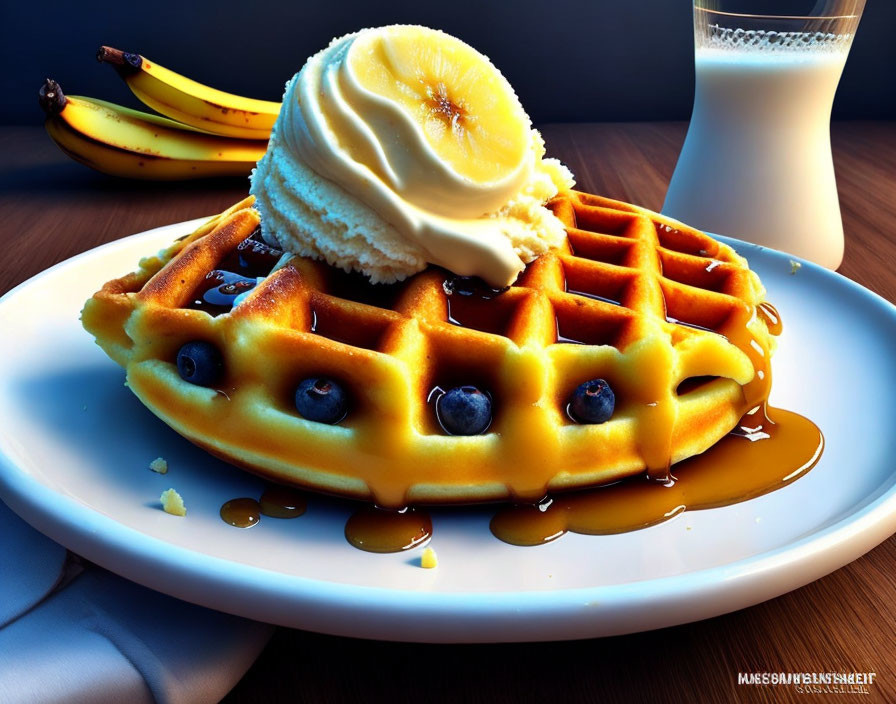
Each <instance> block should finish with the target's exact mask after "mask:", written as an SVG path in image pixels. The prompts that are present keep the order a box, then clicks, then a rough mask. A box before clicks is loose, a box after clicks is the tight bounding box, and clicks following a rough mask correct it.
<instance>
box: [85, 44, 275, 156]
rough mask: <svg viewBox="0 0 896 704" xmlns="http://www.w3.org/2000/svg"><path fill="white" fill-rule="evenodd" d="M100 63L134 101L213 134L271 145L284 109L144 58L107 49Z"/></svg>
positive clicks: (103, 49) (100, 55) (99, 57)
mask: <svg viewBox="0 0 896 704" xmlns="http://www.w3.org/2000/svg"><path fill="white" fill-rule="evenodd" d="M96 57H97V60H99V61H102V62H105V63H108V64H111V65H112V66H113V67H114V68H115V69H116V71H117V72H118V75H119V76H121V77H122V78H123V79H124V81H125V82H126V83H127V84H128V87H129V88H130V89H131V90H132V91H133V93H134V95H136V96H137V97H138V98H139V99H140V100H141V101H142V102H143V103H145V104H146V105H148V106H149V107H151V108H152V109H153V110H156V111H157V112H159V113H161V114H162V115H166V116H168V117H170V118H171V119H173V120H177V121H178V122H183V123H184V124H187V125H192V126H193V127H198V128H199V129H202V130H206V131H207V132H211V133H213V134H219V135H224V136H227V137H241V138H244V139H268V137H270V135H271V128H272V127H273V126H274V121H275V120H276V119H277V114H278V113H279V112H280V103H275V102H271V101H269V100H255V99H254V98H244V97H242V96H239V95H233V94H232V93H225V92H224V91H220V90H216V89H215V88H210V87H209V86H206V85H203V84H202V83H197V82H196V81H194V80H191V79H189V78H187V77H185V76H181V75H180V74H179V73H175V72H174V71H171V70H169V69H167V68H165V67H164V66H160V65H159V64H157V63H155V62H153V61H149V60H148V59H146V58H145V57H143V56H140V55H139V54H131V53H129V52H125V51H120V50H119V49H113V48H112V47H108V46H102V47H100V48H99V50H98V51H97V55H96Z"/></svg>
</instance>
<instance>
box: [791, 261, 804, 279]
mask: <svg viewBox="0 0 896 704" xmlns="http://www.w3.org/2000/svg"><path fill="white" fill-rule="evenodd" d="M802 267H803V265H802V264H800V263H799V262H798V261H795V260H793V259H791V260H790V275H791V276H793V275H794V274H795V273H796V272H798V271H799V270H800V269H802Z"/></svg>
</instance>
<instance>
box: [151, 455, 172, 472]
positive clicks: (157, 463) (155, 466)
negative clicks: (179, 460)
mask: <svg viewBox="0 0 896 704" xmlns="http://www.w3.org/2000/svg"><path fill="white" fill-rule="evenodd" d="M149 468H150V469H151V470H152V471H153V472H157V473H158V474H168V461H167V460H166V459H165V458H164V457H156V458H155V459H154V460H153V461H152V462H150V463H149Z"/></svg>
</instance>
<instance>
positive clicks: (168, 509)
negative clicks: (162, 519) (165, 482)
mask: <svg viewBox="0 0 896 704" xmlns="http://www.w3.org/2000/svg"><path fill="white" fill-rule="evenodd" d="M159 501H161V502H162V510H163V511H165V513H170V514H171V515H172V516H186V515H187V507H186V506H184V500H183V497H182V496H181V495H180V494H178V493H177V492H176V491H175V490H174V489H166V490H165V491H163V492H162V495H161V496H160V497H159Z"/></svg>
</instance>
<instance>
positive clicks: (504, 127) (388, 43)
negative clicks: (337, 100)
mask: <svg viewBox="0 0 896 704" xmlns="http://www.w3.org/2000/svg"><path fill="white" fill-rule="evenodd" d="M346 59H347V65H348V73H349V77H350V78H351V79H353V80H355V81H357V83H358V84H359V85H360V86H361V87H362V88H363V89H365V90H367V91H369V92H370V93H371V94H373V95H374V96H377V98H378V99H379V100H378V101H377V107H376V109H377V110H380V111H382V110H384V108H383V107H379V106H382V105H383V99H385V101H386V103H385V104H387V105H388V104H391V105H393V106H395V107H397V108H398V109H400V110H402V111H403V112H404V113H405V114H406V115H407V116H408V117H410V118H411V120H412V121H413V122H415V123H416V125H417V128H418V129H419V130H422V133H423V135H424V137H425V139H426V141H427V142H429V145H430V146H431V147H432V149H433V150H434V151H435V152H436V154H437V155H438V156H439V157H440V158H441V159H442V160H443V161H445V162H447V163H448V164H450V165H451V167H452V168H453V169H454V170H455V171H456V172H457V173H459V174H461V175H463V176H464V177H466V178H468V179H470V180H471V181H473V182H474V183H490V182H493V181H495V180H500V179H502V178H504V177H505V176H506V175H507V174H508V173H513V172H516V171H518V170H519V168H520V165H521V164H522V163H523V161H524V160H525V159H526V157H527V154H528V153H529V150H530V147H531V143H532V137H531V123H530V121H529V117H528V115H526V112H525V110H523V107H522V105H520V101H519V99H518V98H517V96H516V93H514V92H513V88H511V87H510V84H509V83H508V82H507V79H505V78H504V76H503V75H501V72H500V71H498V69H497V68H495V66H494V65H493V64H492V63H491V61H489V60H488V58H486V57H485V56H484V55H482V54H480V53H479V52H478V51H476V50H475V49H473V48H472V47H470V46H469V45H467V44H465V43H464V42H462V41H461V40H459V39H456V38H455V37H452V36H450V35H448V34H445V33H444V32H440V31H437V30H433V29H428V28H426V27H416V26H408V25H398V26H392V27H386V28H383V29H382V30H380V31H376V32H367V33H364V32H362V33H360V34H359V35H358V38H357V40H355V41H354V43H353V44H352V46H351V48H350V49H349V51H348V55H347V57H346Z"/></svg>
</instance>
